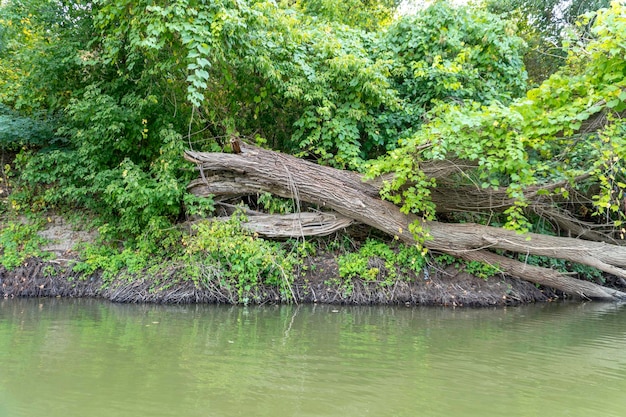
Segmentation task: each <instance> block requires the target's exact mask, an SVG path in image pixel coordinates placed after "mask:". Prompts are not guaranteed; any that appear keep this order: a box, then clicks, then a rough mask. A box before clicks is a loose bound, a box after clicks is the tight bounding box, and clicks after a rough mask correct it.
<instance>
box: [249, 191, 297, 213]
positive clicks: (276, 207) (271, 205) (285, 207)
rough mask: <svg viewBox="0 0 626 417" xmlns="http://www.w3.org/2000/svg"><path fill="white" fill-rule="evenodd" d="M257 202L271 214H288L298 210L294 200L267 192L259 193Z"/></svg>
mask: <svg viewBox="0 0 626 417" xmlns="http://www.w3.org/2000/svg"><path fill="white" fill-rule="evenodd" d="M257 203H258V205H259V206H260V207H263V210H265V211H266V212H268V213H270V214H288V213H294V212H295V211H296V207H295V201H294V200H289V199H286V198H280V197H276V196H274V195H273V194H271V193H267V192H266V193H261V194H259V195H258V197H257Z"/></svg>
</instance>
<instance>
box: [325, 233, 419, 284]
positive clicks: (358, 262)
mask: <svg viewBox="0 0 626 417" xmlns="http://www.w3.org/2000/svg"><path fill="white" fill-rule="evenodd" d="M337 262H338V264H339V277H340V278H341V279H342V280H343V281H344V284H343V285H344V286H345V285H346V282H349V281H351V280H352V279H362V280H364V281H366V282H377V283H378V285H380V286H381V287H388V286H391V285H393V284H394V282H395V281H396V280H398V279H406V277H408V276H410V275H409V272H414V273H416V274H417V273H419V271H420V270H421V269H422V267H423V266H424V263H425V259H424V256H423V254H422V252H421V251H420V250H419V249H418V248H417V247H416V246H407V245H399V246H398V248H396V249H395V250H394V249H392V248H391V247H389V245H387V244H386V243H384V242H381V241H378V240H374V239H368V240H367V241H366V242H365V244H364V245H363V246H362V247H361V248H360V249H359V251H358V252H353V253H348V254H346V255H343V256H340V257H339V259H338V260H337Z"/></svg>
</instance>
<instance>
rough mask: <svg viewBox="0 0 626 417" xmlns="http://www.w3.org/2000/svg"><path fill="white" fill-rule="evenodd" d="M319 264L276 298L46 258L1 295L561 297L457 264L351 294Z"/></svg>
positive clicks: (359, 287) (4, 278)
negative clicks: (109, 275)
mask: <svg viewBox="0 0 626 417" xmlns="http://www.w3.org/2000/svg"><path fill="white" fill-rule="evenodd" d="M308 262H309V263H310V264H311V265H316V267H315V268H313V269H315V273H313V272H310V271H309V272H307V273H306V274H305V275H300V276H299V278H298V279H297V280H296V282H294V283H293V284H292V285H291V288H290V289H289V291H283V293H282V294H281V293H280V292H279V290H278V289H277V288H276V287H262V286H259V287H257V288H256V289H254V290H252V291H249V292H246V293H243V294H242V293H239V292H238V291H237V289H236V288H228V287H225V286H222V285H220V284H219V283H217V282H205V283H197V284H196V283H194V282H192V281H189V280H184V279H181V278H180V277H178V276H177V273H176V272H177V271H176V270H174V269H172V268H167V267H164V270H163V274H162V275H161V276H159V277H154V278H142V277H132V279H129V278H128V277H126V278H119V279H116V280H113V281H109V282H108V283H107V284H106V285H105V283H104V281H103V280H102V279H101V277H99V276H97V275H94V276H89V277H86V278H85V277H81V276H79V275H78V274H77V273H74V272H72V271H71V268H67V267H63V266H61V265H59V264H56V263H51V262H49V261H42V260H39V259H32V260H30V261H29V262H27V263H25V264H24V265H22V266H20V267H18V268H16V269H14V270H11V271H7V270H6V269H4V268H1V269H0V297H3V298H14V297H97V298H104V299H108V300H111V301H113V302H123V303H163V304H166V303H169V304H172V303H232V304H235V303H240V304H241V303H250V304H265V303H280V302H289V301H290V300H289V299H288V298H287V297H286V296H285V294H287V293H291V294H293V295H292V297H293V298H295V302H297V303H330V304H353V305H369V304H378V305H385V304H390V305H394V304H395V305H398V304H400V305H402V304H404V305H407V306H414V305H432V306H452V307H460V306H471V307H481V306H503V305H516V304H524V303H532V302H543V301H549V300H554V299H557V298H560V297H561V295H560V294H556V293H554V292H552V291H550V290H545V289H539V288H537V287H536V286H535V285H532V284H530V283H528V282H525V281H520V280H517V279H514V278H508V277H492V278H489V279H488V280H483V279H480V278H476V277H474V276H471V275H469V274H467V273H465V272H462V271H458V270H457V269H455V268H454V267H448V268H446V269H438V268H435V267H432V268H430V269H429V272H428V273H427V276H424V275H423V274H420V276H415V277H412V279H411V280H410V281H408V282H407V281H400V280H399V281H396V282H395V283H394V284H393V285H391V286H386V287H382V286H381V285H379V284H377V283H374V282H365V281H362V280H353V281H352V284H353V285H352V287H351V288H350V289H349V290H346V288H345V287H344V288H342V287H341V286H339V285H337V284H336V283H333V281H332V278H333V277H336V276H337V272H338V271H337V263H336V261H335V259H334V258H333V257H332V256H320V257H315V258H311V259H309V261H308Z"/></svg>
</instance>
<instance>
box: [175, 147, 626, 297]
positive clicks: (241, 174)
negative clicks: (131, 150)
mask: <svg viewBox="0 0 626 417" xmlns="http://www.w3.org/2000/svg"><path fill="white" fill-rule="evenodd" d="M185 158H186V159H187V160H188V161H190V162H193V163H195V164H197V166H198V169H199V171H200V178H198V179H196V180H194V181H193V182H192V183H190V184H189V187H188V188H189V190H190V191H191V192H192V193H193V194H195V195H198V196H209V195H215V196H224V195H230V196H233V195H244V194H253V193H259V192H270V193H272V194H274V195H277V196H281V197H286V198H293V199H295V200H297V201H303V202H308V203H312V204H316V205H318V206H319V207H320V208H325V209H328V210H333V211H336V212H337V213H339V214H340V215H341V216H343V217H346V218H348V219H353V220H354V221H357V222H361V223H364V224H367V225H369V226H371V227H373V228H376V229H378V230H381V231H383V232H385V233H388V234H390V235H392V236H395V237H397V239H399V240H402V241H403V242H406V243H408V244H415V243H416V240H415V237H414V236H413V234H412V233H411V232H410V231H409V225H410V224H412V223H414V222H422V226H423V228H424V229H425V230H427V231H428V234H429V237H428V239H427V240H425V241H424V242H423V245H424V246H425V247H427V248H428V249H430V250H434V251H439V252H442V253H447V254H450V255H453V256H456V257H458V258H461V259H465V260H468V261H481V262H486V263H489V264H491V265H495V266H497V267H498V268H499V270H500V271H502V272H503V273H505V274H507V275H510V276H513V277H517V278H519V279H523V280H526V281H530V282H533V283H536V284H540V285H544V286H547V287H551V288H554V289H557V290H560V291H563V292H565V293H567V294H571V295H576V296H579V297H583V298H587V299H598V300H610V301H615V300H622V299H626V293H624V292H620V291H616V290H613V289H609V288H606V287H603V286H600V285H597V284H594V283H592V282H588V281H583V280H579V279H576V278H573V277H571V276H568V275H566V274H563V273H560V272H558V271H555V270H552V269H548V268H542V267H537V266H531V265H528V264H526V263H524V262H520V261H517V260H514V259H512V258H509V257H505V256H502V255H499V254H497V253H495V252H493V251H494V250H500V251H507V252H513V253H519V254H524V255H541V256H548V257H553V258H560V259H564V260H568V261H572V262H578V263H581V264H585V265H588V266H592V267H595V268H598V269H600V270H602V271H604V272H606V273H609V274H612V275H615V276H617V277H619V278H622V279H626V247H622V246H618V245H614V244H609V243H605V242H592V241H583V240H580V239H576V238H565V237H554V236H546V235H541V234H532V233H529V234H518V233H516V232H514V231H510V230H505V229H501V228H496V227H489V226H483V225H479V224H473V223H466V224H451V223H441V222H434V221H426V222H424V221H421V220H420V219H419V218H418V217H417V216H415V215H412V214H409V215H405V214H403V213H402V212H401V211H400V210H399V208H398V207H396V206H395V205H394V204H392V203H390V202H387V201H384V200H381V199H380V198H379V197H378V185H377V183H376V182H369V183H368V182H363V180H362V178H361V176H360V175H358V174H356V173H354V172H349V171H342V170H337V169H334V168H330V167H325V166H320V165H316V164H313V163H311V162H308V161H305V160H301V159H298V158H294V157H292V156H289V155H286V154H281V153H277V152H273V151H268V150H264V149H260V148H257V147H253V146H250V145H243V144H242V146H241V152H240V153H235V154H225V153H201V152H193V151H188V152H186V154H185Z"/></svg>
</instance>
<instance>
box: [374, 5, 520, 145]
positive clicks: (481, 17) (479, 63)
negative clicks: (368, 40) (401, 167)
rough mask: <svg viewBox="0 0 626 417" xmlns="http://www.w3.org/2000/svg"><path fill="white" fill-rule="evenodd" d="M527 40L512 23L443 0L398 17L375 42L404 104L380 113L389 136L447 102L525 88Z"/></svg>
mask: <svg viewBox="0 0 626 417" xmlns="http://www.w3.org/2000/svg"><path fill="white" fill-rule="evenodd" d="M522 46H523V43H522V41H521V39H520V38H518V37H517V36H516V35H515V32H514V28H513V27H512V26H511V25H510V24H508V23H507V22H505V21H502V20H500V19H499V18H498V17H496V16H495V15H491V14H489V13H487V12H485V11H483V10H480V9H473V8H468V7H453V6H450V5H448V4H447V3H446V2H444V1H438V2H435V3H434V4H433V5H432V6H430V7H428V8H426V9H423V10H421V11H419V12H418V13H417V14H416V15H414V16H404V17H402V18H401V19H399V20H398V21H396V22H394V23H393V24H392V25H391V26H390V27H389V30H387V31H386V32H385V33H384V34H382V36H381V37H380V39H379V41H378V43H377V45H376V53H377V54H378V56H380V59H382V60H385V61H386V62H388V63H389V64H388V65H389V67H390V73H391V77H392V79H393V82H394V83H393V86H394V88H395V89H396V90H397V91H398V94H399V96H400V97H401V98H402V100H403V102H402V106H401V107H400V108H399V109H397V110H396V111H393V110H394V109H391V110H392V111H386V112H383V113H381V114H380V116H379V121H380V123H381V127H382V130H381V132H382V134H383V136H384V137H385V138H387V137H388V139H386V140H387V141H390V140H391V138H394V142H392V144H395V139H397V138H398V137H400V138H403V137H407V136H409V135H410V134H411V133H412V132H415V130H416V129H417V128H419V126H421V125H422V123H423V121H424V119H425V115H426V114H427V113H428V112H429V111H430V110H431V109H432V108H433V107H434V106H436V105H437V103H439V102H441V101H444V102H458V101H463V100H474V101H478V102H480V103H483V104H485V103H489V102H491V101H494V100H498V101H503V102H508V101H510V99H511V98H514V97H518V96H519V95H520V94H522V93H523V92H524V90H525V87H526V82H525V81H526V74H525V71H524V68H523V63H522V60H521V48H522Z"/></svg>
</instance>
